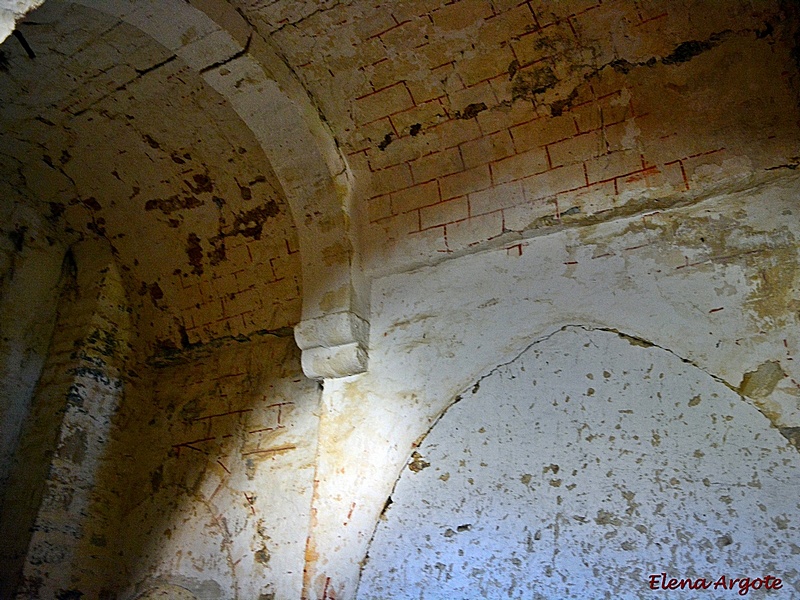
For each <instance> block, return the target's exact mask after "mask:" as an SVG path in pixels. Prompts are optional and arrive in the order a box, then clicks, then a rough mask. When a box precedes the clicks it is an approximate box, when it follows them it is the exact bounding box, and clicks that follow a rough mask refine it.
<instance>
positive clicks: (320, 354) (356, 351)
mask: <svg viewBox="0 0 800 600" xmlns="http://www.w3.org/2000/svg"><path fill="white" fill-rule="evenodd" d="M294 339H295V341H296V342H297V345H298V346H299V347H300V350H302V351H303V355H302V359H301V362H302V366H303V373H305V374H306V377H310V378H311V379H331V378H338V377H347V376H349V375H358V374H359V373H364V372H365V371H366V370H367V342H368V340H369V323H368V322H367V321H365V320H364V319H361V318H360V317H358V316H356V315H355V314H354V313H352V312H350V311H342V312H337V313H332V314H328V315H323V316H321V317H316V318H313V319H305V320H303V321H301V322H300V323H298V324H297V325H296V326H295V328H294Z"/></svg>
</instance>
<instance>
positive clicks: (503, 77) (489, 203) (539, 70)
mask: <svg viewBox="0 0 800 600" xmlns="http://www.w3.org/2000/svg"><path fill="white" fill-rule="evenodd" d="M243 4H245V5H246V7H247V8H246V10H248V11H249V14H252V16H253V18H254V19H256V20H257V21H258V22H259V23H260V25H261V26H263V27H265V28H266V29H268V30H270V31H271V32H272V38H273V39H274V40H275V42H276V43H277V44H278V46H279V47H280V48H281V50H282V51H283V52H284V53H285V55H286V56H287V57H288V59H289V61H290V63H291V65H292V67H293V68H294V69H295V71H296V72H297V74H298V76H299V77H300V78H301V80H302V81H303V83H304V84H305V85H306V86H307V88H308V89H310V90H311V91H312V93H313V94H314V95H315V97H316V98H317V99H318V101H319V102H320V104H321V106H322V107H323V110H325V112H326V114H327V115H328V118H329V119H330V121H331V123H332V124H333V126H334V130H335V132H336V134H337V135H338V136H339V137H340V139H341V141H342V142H343V146H344V148H345V149H346V150H347V153H348V158H349V160H350V162H351V165H352V166H353V167H354V169H356V171H357V172H359V173H361V174H362V175H364V176H365V177H366V176H367V175H369V177H370V179H371V181H372V186H371V188H362V189H363V190H364V192H363V195H364V198H363V203H364V205H365V206H366V210H365V211H364V216H363V219H364V224H365V234H364V238H365V239H366V240H367V242H368V243H367V247H366V248H365V253H366V255H367V256H366V260H367V263H368V264H372V265H375V267H376V268H379V269H380V268H385V267H384V265H385V263H386V259H387V257H388V256H389V255H392V256H394V259H395V260H397V261H400V262H404V261H405V260H407V259H411V260H419V259H421V258H423V257H425V256H427V257H435V256H437V255H441V254H442V253H445V254H447V253H449V252H452V251H458V250H463V249H465V248H468V247H471V246H475V245H478V244H481V243H482V242H485V241H488V240H490V239H492V238H496V237H499V236H502V235H504V234H505V235H506V236H507V235H509V234H512V233H514V232H524V231H528V230H530V229H531V228H539V227H541V226H544V224H551V225H552V224H558V223H561V222H562V216H563V214H564V212H566V211H568V210H572V213H570V216H571V218H572V219H580V218H581V216H588V217H591V218H593V219H596V218H598V216H599V217H600V218H603V215H606V216H607V217H610V216H612V215H614V214H618V213H619V211H625V210H628V209H627V208H626V206H627V205H628V204H629V203H630V202H631V201H632V199H634V197H636V196H639V197H640V196H641V195H645V196H647V197H651V198H660V199H664V203H665V205H666V204H669V202H671V201H673V200H674V199H675V198H676V197H680V196H681V194H683V195H693V194H701V193H703V192H704V190H706V189H712V188H713V187H714V186H715V185H717V184H719V183H720V182H721V181H723V180H725V179H727V178H729V177H731V176H736V175H738V176H746V175H748V174H750V173H753V172H756V171H758V170H761V169H764V168H771V167H774V166H777V165H781V164H784V163H786V162H791V156H794V155H795V154H796V150H797V144H796V141H795V140H796V138H797V125H796V120H797V114H796V109H795V108H794V106H795V102H794V101H793V100H792V93H791V91H790V86H789V85H788V80H787V79H786V77H787V75H786V74H787V72H791V71H792V70H793V68H794V67H793V66H792V64H791V59H790V57H789V55H788V54H787V53H786V52H785V51H784V52H776V51H775V50H774V49H773V47H772V46H771V44H772V41H773V40H775V39H777V38H778V37H779V36H780V34H779V33H778V31H777V29H776V27H780V25H779V21H780V19H781V18H782V17H781V14H782V13H781V11H780V8H779V7H776V6H773V5H767V4H763V5H759V6H756V7H754V6H751V5H750V4H749V3H746V2H734V3H732V4H731V5H730V6H729V7H728V9H727V10H726V11H719V10H712V9H711V7H705V8H703V7H701V6H697V5H696V4H695V5H692V6H691V7H690V6H689V3H688V2H678V3H675V2H672V3H668V4H667V3H656V4H654V5H648V6H640V4H639V3H632V2H622V1H608V2H602V3H601V2H599V1H596V0H586V1H581V2H569V3H566V2H564V3H545V2H534V1H528V2H522V1H508V2H489V1H488V0H456V1H451V2H444V1H442V2H435V1H431V2H410V3H405V2H395V3H390V5H388V6H381V7H380V8H377V7H373V6H371V5H369V6H367V3H366V2H351V3H348V4H347V5H337V6H336V7H335V9H334V8H333V7H328V6H320V7H316V9H312V7H311V6H309V5H308V4H304V5H303V9H302V10H301V9H299V8H298V6H297V3H292V2H274V3H270V4H269V5H266V6H265V5H264V4H263V3H252V4H250V3H246V2H245V3H243ZM692 11H702V12H703V14H713V18H703V19H693V18H691V13H692ZM312 56H313V60H312ZM731 61H734V62H736V64H737V66H736V67H735V68H733V67H731V66H729V65H730V64H731ZM745 73H746V74H747V75H745ZM750 76H752V78H753V79H752V80H751V81H750V83H745V79H746V78H747V77H750ZM756 81H761V82H763V85H758V84H755V82H756ZM342 82H346V85H341V83H342ZM775 82H784V83H778V85H777V86H776V85H771V84H773V83H775ZM709 85H713V89H714V95H713V99H712V97H711V96H709V95H708V94H705V93H704V92H703V90H705V89H707V86H709ZM764 89H770V94H772V95H771V96H770V99H769V100H767V101H766V103H765V102H763V101H762V100H763V99H762V98H760V96H759V94H760V91H761V90H764ZM720 102H724V103H725V111H720V110H719V103H720ZM753 103H758V104H759V106H760V112H762V116H761V117H760V118H761V119H763V121H764V126H763V127H762V126H760V125H757V124H755V123H753V122H751V121H750V117H751V106H752V105H753ZM779 107H786V109H785V110H784V109H783V108H779ZM704 169H705V170H704ZM698 170H699V173H698ZM487 171H488V176H487ZM678 171H680V177H676V175H677V173H678ZM700 173H708V174H710V175H711V176H710V177H706V176H704V175H701V174H700ZM487 190H489V191H487ZM489 215H492V216H491V217H490V216H489ZM522 215H528V217H530V218H523V217H522ZM456 231H458V233H457V234H455V232H456ZM466 231H471V232H472V233H471V234H470V235H467V236H465V235H464V233H465V232H466ZM454 234H455V235H454ZM406 236H410V239H409V240H404V239H403V238H404V237H406ZM387 240H389V244H390V245H391V247H392V248H394V250H395V252H394V253H392V252H391V250H388V249H387V248H386V244H387ZM456 240H458V241H456ZM409 245H416V246H417V247H419V248H421V249H420V250H419V251H418V252H414V253H411V254H412V255H413V256H410V255H409V253H408V252H407V251H406V250H404V248H407V247H408V246H409ZM379 265H380V266H379Z"/></svg>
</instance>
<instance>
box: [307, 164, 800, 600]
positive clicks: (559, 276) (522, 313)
mask: <svg viewBox="0 0 800 600" xmlns="http://www.w3.org/2000/svg"><path fill="white" fill-rule="evenodd" d="M798 191H800V180H798V178H796V177H792V178H783V179H776V180H774V181H768V182H764V183H763V184H761V185H759V186H755V187H753V189H751V190H750V191H747V192H740V193H730V194H727V195H723V196H720V197H717V198H710V199H708V200H706V201H705V202H702V203H699V204H697V205H695V206H692V207H686V208H681V209H674V210H671V211H664V212H654V213H650V214H648V215H645V216H637V217H631V218H628V219H621V220H618V221H615V222H612V223H604V224H598V225H596V226H591V227H582V228H577V229H565V230H563V231H560V232H557V233H554V234H552V235H547V236H542V237H539V238H531V239H527V240H522V241H520V242H519V243H516V244H513V245H510V246H506V247H501V248H497V249H494V250H490V251H487V252H484V253H479V254H474V255H470V256H464V257H461V258H456V259H453V260H450V261H445V262H443V263H441V264H439V265H437V266H432V267H425V268H421V269H418V270H415V271H411V272H407V273H398V274H394V275H390V276H387V277H385V278H382V279H378V280H376V281H374V282H373V286H372V310H373V313H372V316H371V332H370V370H369V372H368V373H366V374H365V375H362V376H356V377H351V378H349V379H342V380H336V381H326V383H325V391H324V394H323V412H322V415H321V423H320V447H321V448H322V449H324V451H323V452H321V453H320V456H319V459H318V465H317V488H316V491H315V500H314V507H313V511H314V512H315V514H316V527H315V528H314V530H313V532H312V538H311V540H310V542H309V548H310V550H312V551H313V552H314V553H316V556H320V557H324V559H320V560H318V561H315V562H312V564H311V565H309V566H308V567H307V573H306V591H307V594H308V595H311V596H313V595H314V594H316V597H323V596H324V594H325V593H326V591H325V590H326V589H327V590H329V591H333V592H334V593H335V594H336V596H337V597H339V598H348V597H352V596H353V594H354V593H355V588H356V585H357V581H358V573H359V570H360V561H361V560H362V559H363V558H364V556H365V554H366V550H367V545H368V542H369V539H370V538H371V536H372V534H373V531H374V528H375V524H376V523H377V520H378V516H379V514H380V512H381V510H382V509H383V506H384V503H385V502H386V498H387V497H388V496H389V494H390V493H391V490H392V487H393V485H394V482H395V480H396V478H397V476H398V474H399V473H400V471H401V469H402V467H403V465H404V464H405V463H406V461H407V460H408V458H409V456H410V454H411V452H412V451H413V450H414V448H415V444H417V443H418V442H419V440H420V439H421V437H422V436H423V435H424V434H425V433H426V431H427V430H428V428H429V427H430V426H431V424H433V423H434V422H435V420H436V419H437V418H438V416H439V415H440V414H441V413H442V411H443V410H444V409H445V408H446V407H447V406H448V405H449V404H450V403H451V402H452V401H453V399H454V397H455V396H456V395H457V394H460V393H461V392H462V391H463V390H465V389H468V388H469V387H470V386H471V385H472V384H473V383H474V382H475V381H477V380H478V379H479V378H480V377H481V376H482V375H484V374H486V373H488V372H490V371H491V370H492V369H493V368H494V367H495V366H497V365H498V364H503V363H506V362H508V361H510V360H512V359H513V358H514V357H515V356H517V355H518V354H519V352H520V351H521V350H522V349H524V348H525V347H527V346H528V345H530V344H531V343H532V342H534V341H536V340H537V339H542V338H545V337H547V336H548V335H551V334H553V333H554V332H557V331H558V330H560V329H561V328H562V327H564V326H566V325H573V326H586V327H592V328H605V329H608V330H618V331H621V332H622V333H624V334H627V335H629V336H633V337H634V338H636V339H639V340H642V342H641V343H644V344H645V345H656V346H660V347H662V348H664V349H666V350H668V351H670V352H671V353H673V354H674V355H676V356H678V357H680V358H681V359H685V360H687V361H690V362H691V363H693V364H695V365H697V367H698V368H699V369H701V370H703V371H705V372H706V373H708V374H709V375H710V376H712V377H714V378H717V379H718V380H719V381H720V382H721V385H724V386H727V387H730V388H739V386H740V384H741V383H742V381H743V379H745V374H746V373H748V372H756V371H757V370H758V369H759V367H760V366H763V365H765V364H773V366H775V365H777V367H776V369H777V371H776V372H777V380H776V381H775V382H774V387H771V388H770V387H769V386H768V388H767V389H765V390H762V391H761V392H759V393H758V394H757V396H758V397H749V398H746V401H747V402H750V403H752V406H755V407H757V408H758V409H759V410H760V411H761V412H762V414H764V416H765V417H766V418H768V419H769V420H770V421H771V422H772V423H773V424H774V425H775V426H776V427H779V428H782V429H783V430H784V431H785V432H787V433H788V432H791V428H792V427H797V426H798V425H800V405H799V404H798V385H797V383H795V382H796V381H800V372H798V371H800V369H798V367H797V359H796V356H797V350H798V344H800V336H798V333H797V310H796V309H797V300H796V298H797V290H798V289H800V280H799V278H798V270H797V265H798V244H797V239H798V235H800V222H798V219H797V212H798V210H799V209H798V207H797V201H796V198H797V196H798ZM312 556H313V555H312Z"/></svg>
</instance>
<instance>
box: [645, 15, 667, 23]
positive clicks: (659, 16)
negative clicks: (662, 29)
mask: <svg viewBox="0 0 800 600" xmlns="http://www.w3.org/2000/svg"><path fill="white" fill-rule="evenodd" d="M666 16H667V13H661V14H660V15H656V16H655V17H650V18H649V19H642V15H639V19H641V22H640V23H639V25H644V24H645V23H649V22H650V21H655V20H656V19H663V18H664V17H666Z"/></svg>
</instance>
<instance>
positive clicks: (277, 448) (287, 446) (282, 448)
mask: <svg viewBox="0 0 800 600" xmlns="http://www.w3.org/2000/svg"><path fill="white" fill-rule="evenodd" d="M296 448H297V446H296V445H295V444H285V445H283V446H273V447H272V448H265V449H264V450H251V451H250V452H242V456H250V455H251V454H274V453H276V452H285V451H286V450H295V449H296Z"/></svg>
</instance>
